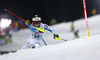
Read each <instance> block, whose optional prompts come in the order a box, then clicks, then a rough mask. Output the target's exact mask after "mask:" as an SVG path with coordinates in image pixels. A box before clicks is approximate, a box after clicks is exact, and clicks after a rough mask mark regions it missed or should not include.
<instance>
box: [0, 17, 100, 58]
mask: <svg viewBox="0 0 100 60" xmlns="http://www.w3.org/2000/svg"><path fill="white" fill-rule="evenodd" d="M99 19H100V15H96V16H93V17H89V18H88V23H89V31H90V38H87V31H86V23H85V20H84V19H79V20H77V21H75V22H74V25H75V30H77V29H79V36H80V38H79V39H73V38H74V35H73V32H70V24H71V22H63V23H60V24H56V25H53V26H51V27H52V28H53V29H55V30H56V32H57V33H58V34H59V35H60V37H61V38H64V39H67V40H68V42H65V41H62V40H58V41H56V40H54V39H53V35H52V34H51V33H50V32H47V31H46V32H45V34H44V37H43V38H44V39H45V41H46V43H47V44H48V46H44V44H42V46H41V47H40V48H35V49H26V50H18V49H21V47H22V45H23V44H24V43H25V41H26V40H27V39H28V37H29V29H25V30H20V31H19V32H16V33H13V35H12V40H13V43H12V44H10V45H4V46H0V51H12V50H13V51H14V50H18V51H17V52H16V53H9V54H4V55H0V60H13V59H14V60H100V57H99V56H100V27H99V26H100V20H99ZM51 37H52V38H51Z"/></svg>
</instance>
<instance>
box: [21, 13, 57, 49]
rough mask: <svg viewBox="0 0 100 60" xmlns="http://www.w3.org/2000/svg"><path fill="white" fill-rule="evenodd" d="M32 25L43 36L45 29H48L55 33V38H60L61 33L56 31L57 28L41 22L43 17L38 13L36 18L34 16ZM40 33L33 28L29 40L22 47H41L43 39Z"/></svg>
mask: <svg viewBox="0 0 100 60" xmlns="http://www.w3.org/2000/svg"><path fill="white" fill-rule="evenodd" d="M31 27H32V28H33V29H35V30H36V31H37V32H38V34H39V35H40V36H41V37H42V36H43V35H44V32H45V30H47V31H49V32H51V33H52V34H53V35H54V39H55V40H59V35H58V34H57V33H56V32H55V30H54V29H52V28H51V27H50V26H48V25H47V24H43V23H41V18H40V17H37V15H36V16H35V17H34V18H32V24H31ZM30 30H31V29H30ZM38 34H37V33H36V32H35V31H32V30H31V32H30V37H29V38H28V40H27V42H26V43H25V44H24V46H23V47H22V49H31V48H38V47H40V46H41V42H42V40H41V38H40V36H39V35H38Z"/></svg>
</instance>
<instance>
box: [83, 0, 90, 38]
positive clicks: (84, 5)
mask: <svg viewBox="0 0 100 60" xmlns="http://www.w3.org/2000/svg"><path fill="white" fill-rule="evenodd" d="M83 7H84V14H85V20H86V27H87V37H88V38H89V37H90V35H89V27H88V20H87V12H86V3H85V0H83Z"/></svg>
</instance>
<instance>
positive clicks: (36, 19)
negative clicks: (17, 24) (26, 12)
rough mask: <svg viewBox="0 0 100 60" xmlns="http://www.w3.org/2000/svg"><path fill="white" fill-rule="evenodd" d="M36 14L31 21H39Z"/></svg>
mask: <svg viewBox="0 0 100 60" xmlns="http://www.w3.org/2000/svg"><path fill="white" fill-rule="evenodd" d="M37 16H38V15H35V17H34V18H32V21H41V18H40V17H37Z"/></svg>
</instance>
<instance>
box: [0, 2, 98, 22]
mask: <svg viewBox="0 0 100 60" xmlns="http://www.w3.org/2000/svg"><path fill="white" fill-rule="evenodd" d="M86 6H87V14H88V17H89V16H92V13H91V11H92V9H93V8H96V10H97V14H99V13H100V0H86ZM5 9H8V10H9V11H11V12H12V13H14V14H16V15H18V16H20V17H21V18H23V19H29V20H30V21H31V19H32V17H34V15H35V14H37V15H38V16H40V17H41V18H42V22H43V23H46V24H49V22H50V20H51V18H55V19H56V20H57V22H58V23H60V22H63V21H66V22H68V21H73V20H76V19H80V18H83V0H20V1H19V0H1V2H0V19H1V18H10V19H12V20H13V21H15V20H18V18H16V17H14V16H13V15H11V14H9V13H7V12H6V11H5Z"/></svg>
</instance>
